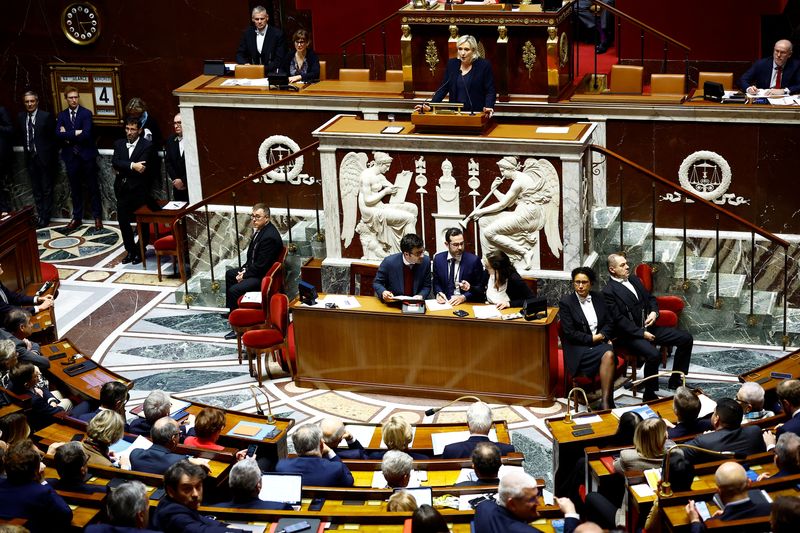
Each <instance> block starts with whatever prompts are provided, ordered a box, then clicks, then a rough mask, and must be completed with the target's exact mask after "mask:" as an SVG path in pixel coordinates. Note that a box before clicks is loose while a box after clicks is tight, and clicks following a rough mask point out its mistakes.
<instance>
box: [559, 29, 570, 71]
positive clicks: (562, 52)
mask: <svg viewBox="0 0 800 533" xmlns="http://www.w3.org/2000/svg"><path fill="white" fill-rule="evenodd" d="M558 57H559V64H560V66H562V67H563V66H566V64H567V62H568V61H569V40H568V38H567V34H566V32H562V33H561V39H560V40H559V42H558Z"/></svg>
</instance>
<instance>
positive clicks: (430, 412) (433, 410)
mask: <svg viewBox="0 0 800 533" xmlns="http://www.w3.org/2000/svg"><path fill="white" fill-rule="evenodd" d="M461 400H475V401H476V402H480V401H481V399H480V398H478V397H477V396H459V397H458V398H456V399H455V400H453V401H452V402H448V403H446V404H444V405H443V406H441V407H432V408H430V409H428V410H427V411H425V416H433V415H435V414H436V413H438V412H439V411H441V410H442V409H444V408H445V407H450V406H451V405H453V404H454V403H456V402H460V401H461Z"/></svg>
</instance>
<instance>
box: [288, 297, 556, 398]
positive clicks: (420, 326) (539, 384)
mask: <svg viewBox="0 0 800 533" xmlns="http://www.w3.org/2000/svg"><path fill="white" fill-rule="evenodd" d="M355 298H356V299H358V302H359V303H360V304H361V307H359V308H356V309H325V308H317V307H307V306H304V305H302V304H300V303H299V302H297V303H295V305H293V306H292V309H293V312H294V328H295V339H296V340H295V342H296V350H297V375H296V378H295V380H296V382H297V383H298V384H299V385H300V386H314V387H320V388H328V387H333V388H337V389H341V388H347V389H352V390H362V391H371V392H378V393H390V394H400V395H405V394H422V395H427V396H429V397H430V396H434V397H444V398H454V397H457V396H462V395H465V394H472V395H478V396H481V397H483V398H484V399H490V400H493V401H500V402H503V403H506V402H508V403H515V404H524V405H552V403H553V401H554V400H553V389H554V388H555V383H554V379H553V378H552V377H551V375H550V364H551V361H550V357H551V356H557V350H555V349H554V347H555V346H556V344H555V343H556V330H555V323H554V321H555V317H556V314H557V309H555V308H550V309H548V315H547V318H545V319H541V320H536V321H533V322H525V321H524V320H513V321H512V320H508V321H503V320H499V319H496V320H478V319H475V318H474V317H473V316H472V312H471V311H472V307H471V306H466V308H465V310H467V311H469V312H470V316H469V317H465V318H458V317H455V316H453V312H452V310H447V311H435V312H428V313H427V314H425V315H404V314H402V313H401V311H400V309H399V308H397V307H395V306H389V305H386V304H384V303H382V302H380V301H379V300H378V299H377V298H374V297H362V296H355ZM462 307H463V306H462ZM517 310H518V309H509V310H506V311H507V312H515V311H517ZM344 332H347V333H346V334H343V333H344Z"/></svg>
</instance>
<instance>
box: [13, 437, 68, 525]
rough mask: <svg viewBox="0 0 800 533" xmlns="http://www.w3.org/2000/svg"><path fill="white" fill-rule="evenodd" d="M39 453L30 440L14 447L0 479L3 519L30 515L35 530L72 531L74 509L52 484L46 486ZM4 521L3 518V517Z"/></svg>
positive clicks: (29, 519)
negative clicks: (3, 476)
mask: <svg viewBox="0 0 800 533" xmlns="http://www.w3.org/2000/svg"><path fill="white" fill-rule="evenodd" d="M40 464H41V459H40V456H39V452H38V451H37V449H36V447H35V446H34V444H33V442H31V441H30V440H27V439H26V440H23V441H21V442H18V443H17V444H15V445H13V446H11V447H10V448H9V449H8V451H7V452H6V455H5V467H6V477H5V478H0V519H3V518H27V519H28V523H27V524H26V526H27V527H28V529H30V530H31V531H32V532H34V533H36V532H46V531H68V530H69V528H70V522H71V521H72V510H71V509H70V508H69V506H68V505H67V503H66V502H65V501H64V500H63V499H62V498H61V496H59V495H58V494H56V491H55V490H53V487H51V486H50V485H48V484H44V485H42V474H41V472H42V471H43V470H40V469H39V465H40ZM0 521H2V520H0Z"/></svg>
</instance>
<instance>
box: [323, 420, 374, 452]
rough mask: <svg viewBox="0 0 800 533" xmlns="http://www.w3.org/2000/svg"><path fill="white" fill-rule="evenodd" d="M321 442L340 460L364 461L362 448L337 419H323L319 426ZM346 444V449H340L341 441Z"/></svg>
mask: <svg viewBox="0 0 800 533" xmlns="http://www.w3.org/2000/svg"><path fill="white" fill-rule="evenodd" d="M319 426H320V428H321V429H322V440H323V441H325V444H326V445H327V446H328V448H330V449H331V450H333V453H335V454H336V455H338V456H339V457H341V458H342V459H366V458H367V454H366V452H364V446H363V445H362V444H361V443H360V442H358V439H356V438H354V437H353V436H352V435H351V434H350V432H348V431H347V430H346V429H345V427H344V422H342V421H341V420H340V419H338V418H324V419H323V420H322V421H321V422H320V424H319ZM343 439H344V441H345V442H346V443H347V448H340V447H339V444H341V442H342V440H343Z"/></svg>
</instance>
